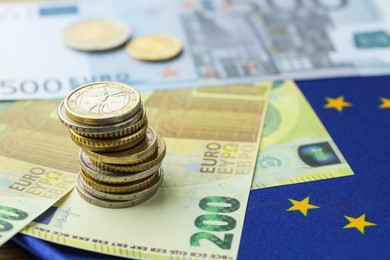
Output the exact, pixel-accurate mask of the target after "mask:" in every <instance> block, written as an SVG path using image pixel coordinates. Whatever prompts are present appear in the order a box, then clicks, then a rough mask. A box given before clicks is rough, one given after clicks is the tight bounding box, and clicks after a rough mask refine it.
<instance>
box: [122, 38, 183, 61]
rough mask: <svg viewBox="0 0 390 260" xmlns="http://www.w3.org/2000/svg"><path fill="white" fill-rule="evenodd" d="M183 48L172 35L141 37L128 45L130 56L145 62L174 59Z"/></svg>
mask: <svg viewBox="0 0 390 260" xmlns="http://www.w3.org/2000/svg"><path fill="white" fill-rule="evenodd" d="M182 48H183V47H182V44H181V43H180V41H179V40H178V39H177V38H175V37H173V36H170V35H145V36H139V37H137V38H135V39H133V40H131V41H129V42H128V43H127V45H126V49H127V52H128V53H129V55H130V56H132V57H133V58H135V59H137V60H144V61H163V60H168V59H172V58H174V57H176V56H177V55H179V54H180V52H181V51H182Z"/></svg>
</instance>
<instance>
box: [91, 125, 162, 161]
mask: <svg viewBox="0 0 390 260" xmlns="http://www.w3.org/2000/svg"><path fill="white" fill-rule="evenodd" d="M157 148H158V146H157V136H156V133H155V132H154V130H153V129H152V128H151V127H150V126H148V129H147V131H146V137H145V138H144V140H143V141H141V142H140V143H139V144H138V145H136V146H134V147H131V148H129V149H127V150H123V151H119V152H93V151H90V150H84V152H85V153H86V154H87V155H88V156H89V157H90V158H93V159H95V160H96V161H99V162H103V163H111V164H120V165H121V164H137V163H141V162H145V161H147V160H148V159H149V158H151V157H152V156H155V155H156V154H157Z"/></svg>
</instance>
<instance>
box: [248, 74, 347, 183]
mask: <svg viewBox="0 0 390 260" xmlns="http://www.w3.org/2000/svg"><path fill="white" fill-rule="evenodd" d="M350 175H353V171H352V169H351V168H350V166H349V165H348V163H347V161H346V160H345V158H344V157H343V155H342V153H341V152H340V150H339V149H338V147H337V145H336V144H335V143H334V142H333V140H332V137H331V136H330V135H329V133H328V132H327V130H326V129H325V127H324V126H323V124H322V123H321V121H320V120H319V118H318V117H317V115H316V114H315V112H314V111H313V109H312V108H311V106H310V104H309V103H308V102H307V100H306V99H305V97H304V96H303V94H302V93H301V91H300V90H299V89H298V87H297V86H296V85H295V83H294V82H293V81H280V82H275V83H274V84H273V89H272V92H271V97H270V101H269V107H268V112H267V117H266V121H265V125H264V132H263V136H262V139H261V145H260V149H259V156H258V159H257V164H256V171H255V176H254V178H253V182H252V189H261V188H267V187H274V186H280V185H288V184H295V183H302V182H308V181H317V180H324V179H329V178H336V177H343V176H350Z"/></svg>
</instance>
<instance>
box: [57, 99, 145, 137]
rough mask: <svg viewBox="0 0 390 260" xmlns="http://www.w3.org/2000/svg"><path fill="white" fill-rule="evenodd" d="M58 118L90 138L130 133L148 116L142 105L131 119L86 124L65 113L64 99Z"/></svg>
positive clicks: (119, 135) (59, 108) (142, 123)
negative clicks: (107, 123)
mask: <svg viewBox="0 0 390 260" xmlns="http://www.w3.org/2000/svg"><path fill="white" fill-rule="evenodd" d="M58 118H59V119H60V121H61V123H62V124H64V125H65V126H66V127H68V128H69V129H71V130H73V131H74V132H75V133H77V134H79V135H81V136H85V137H90V138H117V137H122V136H126V135H129V134H131V133H133V132H134V131H137V130H138V129H139V128H140V127H141V126H143V125H144V124H145V123H146V124H147V120H148V119H147V117H146V112H145V109H144V107H143V106H142V105H141V107H140V109H139V111H138V112H137V113H135V115H134V116H132V117H130V118H129V119H127V120H125V121H122V122H120V123H116V124H111V125H85V124H80V123H77V122H76V121H73V120H72V119H70V118H69V117H68V115H67V114H66V113H65V108H64V101H62V102H61V104H60V105H59V107H58Z"/></svg>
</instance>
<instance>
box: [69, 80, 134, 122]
mask: <svg viewBox="0 0 390 260" xmlns="http://www.w3.org/2000/svg"><path fill="white" fill-rule="evenodd" d="M140 107H141V95H140V94H139V92H138V91H137V90H135V89H134V88H132V87H131V86H129V85H127V84H123V83H119V82H95V83H91V84H87V85H84V86H81V87H79V88H77V89H75V90H74V91H73V92H71V93H70V94H69V95H68V96H67V97H66V99H65V102H64V108H65V113H66V114H67V116H68V117H69V118H70V119H71V120H73V121H76V122H78V123H81V124H87V125H108V124H114V123H118V122H122V121H124V120H126V119H129V118H130V117H132V116H133V115H134V114H136V113H137V112H138V111H139V109H140Z"/></svg>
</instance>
